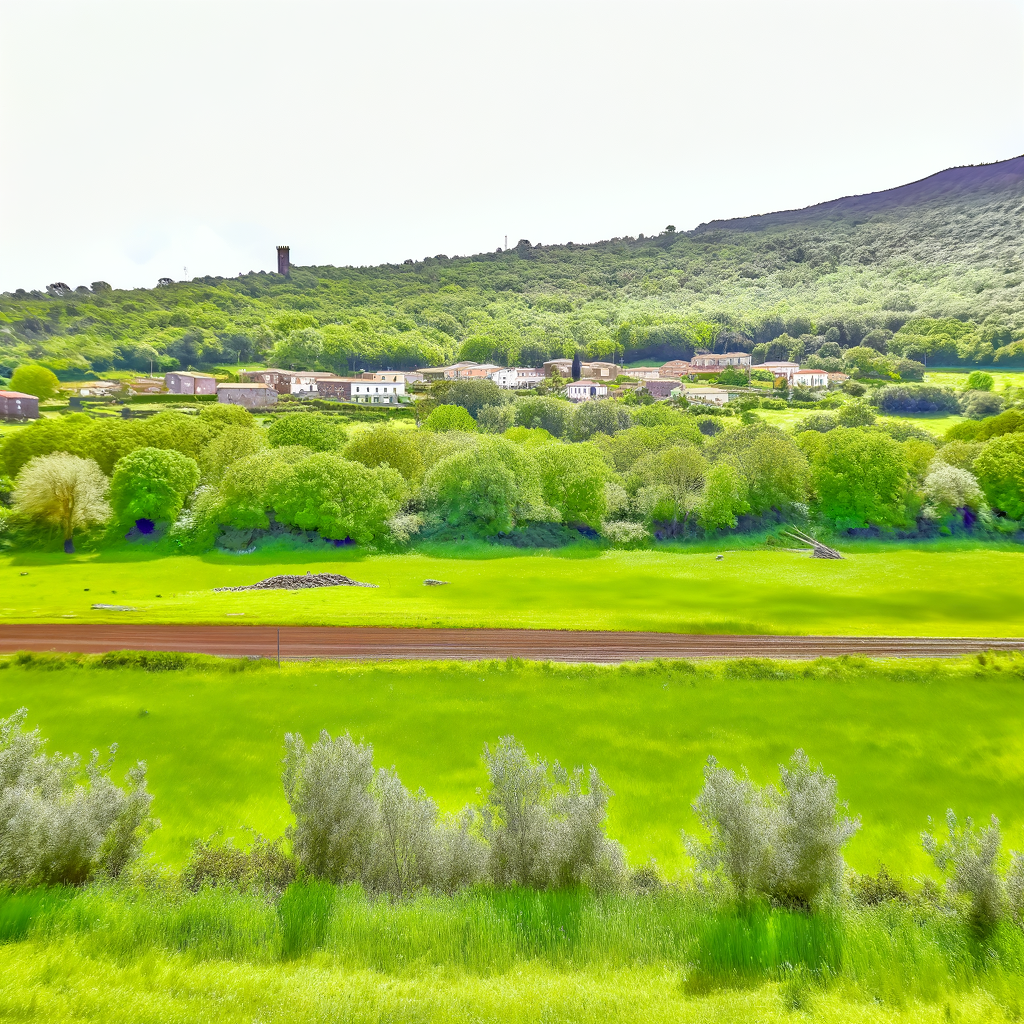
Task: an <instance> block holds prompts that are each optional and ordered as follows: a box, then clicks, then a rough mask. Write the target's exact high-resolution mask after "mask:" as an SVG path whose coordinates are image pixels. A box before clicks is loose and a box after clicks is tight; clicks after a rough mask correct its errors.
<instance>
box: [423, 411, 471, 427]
mask: <svg viewBox="0 0 1024 1024" xmlns="http://www.w3.org/2000/svg"><path fill="white" fill-rule="evenodd" d="M423 429H424V430H433V431H434V432H435V433H445V432H447V431H450V430H461V431H466V432H469V431H475V430H476V420H474V419H473V417H472V416H470V415H469V413H468V412H466V410H465V409H463V408H462V406H461V405H439V406H438V407H437V408H436V409H434V411H433V412H432V413H431V414H430V415H429V416H428V417H427V418H426V419H425V420H424V421H423Z"/></svg>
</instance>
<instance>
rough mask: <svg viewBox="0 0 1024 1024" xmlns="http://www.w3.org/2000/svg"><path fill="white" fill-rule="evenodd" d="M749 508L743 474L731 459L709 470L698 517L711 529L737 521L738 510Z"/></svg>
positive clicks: (698, 507)
mask: <svg viewBox="0 0 1024 1024" xmlns="http://www.w3.org/2000/svg"><path fill="white" fill-rule="evenodd" d="M748 508H749V506H748V504H747V500H746V488H745V487H744V486H743V478H742V477H741V476H740V475H739V473H738V472H737V471H736V469H735V468H734V467H733V466H730V465H729V464H728V463H727V462H719V463H718V464H717V465H714V466H712V467H711V469H710V470H709V471H708V476H707V480H706V481H705V483H704V493H703V494H702V495H701V498H700V503H699V505H698V506H697V518H698V519H699V521H700V525H701V526H703V527H704V529H705V530H706V531H707V532H708V533H713V532H714V531H715V530H720V529H723V528H729V529H731V528H732V527H734V526H735V525H736V515H737V513H742V512H746V511H747V509H748Z"/></svg>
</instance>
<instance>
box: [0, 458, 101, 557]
mask: <svg viewBox="0 0 1024 1024" xmlns="http://www.w3.org/2000/svg"><path fill="white" fill-rule="evenodd" d="M108 485H109V481H108V480H107V478H106V477H105V476H104V475H103V471H102V470H101V469H100V467H99V466H97V465H96V463H95V462H93V461H92V460H91V459H80V458H78V456H76V455H68V454H67V452H54V454H52V455H40V456H38V457H36V458H34V459H32V460H31V461H30V462H29V463H28V464H27V465H26V466H25V467H24V469H22V471H21V472H20V473H19V474H18V479H17V480H16V481H15V484H14V508H15V511H16V512H18V513H20V514H21V515H23V516H24V517H26V518H27V519H32V520H35V521H37V522H42V523H47V524H49V525H51V526H56V527H57V528H58V529H59V530H60V531H61V534H62V535H63V537H64V551H65V553H67V554H73V553H74V550H75V544H74V533H75V530H79V529H83V528H84V527H87V526H90V525H92V524H94V523H102V522H105V521H106V520H107V519H109V518H110V506H109V505H108V504H107V501H106V493H107V487H108Z"/></svg>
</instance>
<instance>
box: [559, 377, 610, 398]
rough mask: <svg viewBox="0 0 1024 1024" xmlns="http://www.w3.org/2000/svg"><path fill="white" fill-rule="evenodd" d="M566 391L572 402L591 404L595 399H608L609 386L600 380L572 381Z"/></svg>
mask: <svg viewBox="0 0 1024 1024" xmlns="http://www.w3.org/2000/svg"><path fill="white" fill-rule="evenodd" d="M565 391H566V396H567V397H568V399H569V401H570V402H589V401H590V400H591V399H593V398H607V397H608V385H607V384H602V383H601V381H599V380H574V381H570V383H569V384H568V386H567V387H566V389H565Z"/></svg>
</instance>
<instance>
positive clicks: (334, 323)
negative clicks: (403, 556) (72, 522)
mask: <svg viewBox="0 0 1024 1024" xmlns="http://www.w3.org/2000/svg"><path fill="white" fill-rule="evenodd" d="M1022 214H1024V157H1018V158H1015V159H1013V160H1007V161H1003V162H1001V163H997V164H990V165H985V166H979V167H962V168H954V169H951V170H946V171H942V172H941V173H939V174H935V175H932V176H931V177H929V178H925V179H923V180H922V181H920V182H915V183H912V184H908V185H904V186H902V187H900V188H895V189H891V190H889V191H886V192H877V193H872V194H870V195H866V196H855V197H850V198H845V199H837V200H834V201H832V202H828V203H823V204H820V205H818V206H814V207H808V208H807V209H804V210H794V211H787V212H782V213H772V214H766V215H763V216H758V217H747V218H741V219H738V220H731V221H713V222H711V223H709V224H703V225H700V226H699V227H698V228H697V229H695V230H694V231H691V232H677V231H674V230H672V231H669V230H666V231H664V232H663V233H662V234H660V235H658V236H657V237H651V238H644V237H643V236H639V237H636V238H632V237H626V238H615V239H610V240H606V241H602V242H596V243H593V244H585V245H584V244H573V243H569V244H566V245H557V246H543V245H532V244H531V243H530V242H528V241H526V240H523V241H521V242H520V243H519V244H518V245H517V246H516V247H515V248H514V249H511V250H509V251H507V252H494V253H480V254H478V255H475V256H471V257H465V258H454V259H449V258H448V257H447V256H444V255H439V256H436V257H433V258H427V259H424V260H422V261H420V262H411V261H410V262H407V263H405V264H402V265H383V266H378V267H359V268H354V267H329V266H328V267H295V268H294V269H293V272H292V276H291V278H290V279H285V278H282V277H280V276H279V275H277V274H268V273H262V272H261V273H250V274H246V275H243V276H240V277H237V278H212V277H208V278H201V279H197V280H194V281H191V282H188V283H176V284H171V285H168V286H165V287H159V288H154V289H151V290H144V289H143V290H133V291H119V290H111V289H110V288H109V286H106V285H104V283H103V282H96V283H94V284H93V285H92V286H90V287H87V286H85V285H80V286H79V287H78V288H76V289H74V291H71V292H69V293H67V294H64V295H60V296H56V295H52V294H47V293H46V292H43V291H33V292H25V291H24V290H21V289H19V290H18V291H16V292H15V293H5V294H4V295H3V296H2V297H0V331H2V332H3V333H2V334H0V372H2V373H5V374H6V373H9V372H10V370H11V369H12V368H13V367H14V366H15V365H17V364H18V363H19V362H23V361H26V360H38V361H41V362H44V363H46V364H47V365H49V366H51V367H52V368H53V369H55V370H56V371H57V372H58V374H59V375H60V376H61V377H63V378H65V379H69V378H71V377H75V376H80V375H82V374H83V373H85V372H88V371H90V370H91V371H93V372H96V373H103V372H106V371H109V370H111V369H132V370H140V371H143V370H145V371H148V370H149V369H150V366H152V367H153V369H154V370H159V369H171V368H177V367H178V366H179V365H181V366H188V365H192V366H203V365H225V364H227V365H231V364H238V363H244V362H253V361H256V360H266V359H272V360H273V361H275V362H277V361H280V362H286V363H288V364H289V365H295V366H305V367H313V366H320V367H323V368H326V369H331V370H336V371H344V370H347V369H355V368H360V367H365V368H375V367H381V366H395V367H410V366H417V365H424V364H436V363H440V362H444V361H449V360H453V359H455V358H458V357H462V358H471V359H478V360H485V359H493V360H495V361H499V362H503V363H511V364H515V363H520V364H534V363H538V362H540V361H542V360H543V359H546V358H550V357H551V356H553V355H556V354H557V355H571V354H572V353H573V352H574V351H576V350H577V349H579V350H582V351H583V352H584V353H586V354H587V355H590V356H591V357H607V356H611V355H614V356H616V357H617V358H625V359H631V358H644V359H646V358H650V359H669V358H678V357H683V358H685V357H687V356H688V355H689V354H691V353H692V351H693V350H694V348H701V347H713V346H717V347H718V348H723V347H734V348H735V347H739V348H745V349H748V350H750V349H752V348H753V347H754V346H758V345H761V346H766V347H765V348H762V349H760V350H759V355H760V356H762V357H763V356H765V355H769V356H771V357H776V358H777V357H781V356H782V355H783V354H784V353H789V354H790V355H791V356H792V355H793V354H794V353H795V357H796V358H800V359H806V358H807V357H809V356H810V357H812V358H813V357H815V355H816V354H818V350H819V349H820V348H821V346H822V345H823V344H825V343H826V342H828V343H834V344H835V345H836V346H838V347H837V348H829V349H827V350H825V352H824V353H823V358H826V359H838V358H840V356H841V352H842V350H843V349H848V348H850V347H855V346H858V345H859V344H861V343H862V342H864V341H865V339H866V343H867V345H868V346H870V347H872V348H875V349H877V350H878V351H879V352H883V353H884V352H886V351H890V352H892V353H893V354H894V355H895V356H900V357H902V356H906V357H908V358H911V359H917V360H922V359H925V358H927V360H928V362H929V363H930V364H931V365H938V364H946V365H950V364H989V363H995V364H997V365H999V364H1002V365H1007V366H1011V365H1017V366H1019V365H1024V343H1021V339H1022V338H1024V302H1022V299H1024V291H1022V287H1024V284H1022V282H1024V266H1022V260H1021V256H1020V252H1019V238H1020V234H1021V224H1022ZM72 284H73V282H72ZM950 321H956V322H950ZM901 329H902V330H901ZM895 332H898V333H896V336H895V338H893V334H894V333H895Z"/></svg>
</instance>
